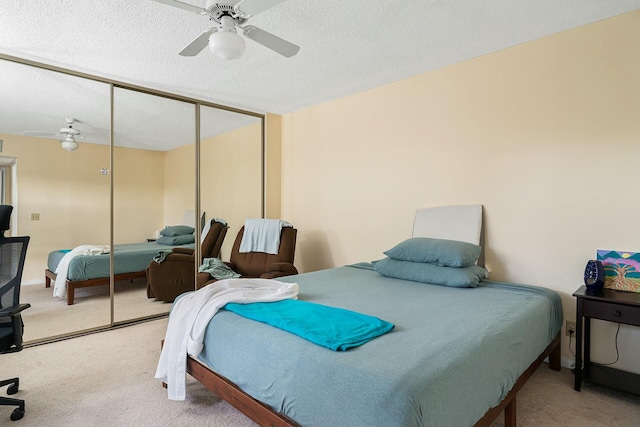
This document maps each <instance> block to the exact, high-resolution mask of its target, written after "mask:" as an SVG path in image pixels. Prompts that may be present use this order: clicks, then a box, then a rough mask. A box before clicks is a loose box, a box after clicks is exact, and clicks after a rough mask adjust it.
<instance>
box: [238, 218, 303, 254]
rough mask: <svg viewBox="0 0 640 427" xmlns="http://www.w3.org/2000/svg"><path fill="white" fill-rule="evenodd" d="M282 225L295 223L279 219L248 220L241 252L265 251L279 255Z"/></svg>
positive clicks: (245, 225)
mask: <svg viewBox="0 0 640 427" xmlns="http://www.w3.org/2000/svg"><path fill="white" fill-rule="evenodd" d="M282 227H293V225H291V224H289V223H288V222H286V221H282V220H279V219H263V218H259V219H248V220H246V221H245V222H244V233H243V234H242V241H241V242H240V249H239V252H241V253H243V252H265V253H268V254H273V255H277V254H278V249H280V234H281V233H282Z"/></svg>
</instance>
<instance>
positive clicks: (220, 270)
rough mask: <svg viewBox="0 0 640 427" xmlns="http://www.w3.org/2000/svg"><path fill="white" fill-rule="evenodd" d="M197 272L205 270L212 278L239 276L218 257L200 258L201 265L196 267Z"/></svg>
mask: <svg viewBox="0 0 640 427" xmlns="http://www.w3.org/2000/svg"><path fill="white" fill-rule="evenodd" d="M198 271H199V272H201V273H202V272H207V273H209V274H210V275H211V277H213V278H214V279H218V280H221V279H231V278H235V277H240V274H238V273H236V272H235V271H233V270H232V269H231V268H229V266H228V265H227V264H225V263H224V262H222V260H220V259H219V258H205V259H203V260H202V265H201V266H200V267H198Z"/></svg>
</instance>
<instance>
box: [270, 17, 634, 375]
mask: <svg viewBox="0 0 640 427" xmlns="http://www.w3.org/2000/svg"><path fill="white" fill-rule="evenodd" d="M638 40H640V12H634V13H630V14H626V15H622V16H619V17H616V18H613V19H610V20H607V21H603V22H599V23H595V24H592V25H589V26H585V27H582V28H578V29H575V30H571V31H567V32H563V33H560V34H556V35H553V36H550V37H546V38H543V39H540V40H536V41H533V42H530V43H527V44H523V45H520V46H516V47H513V48H510V49H506V50H503V51H500V52H497V53H493V54H490V55H486V56H482V57H479V58H476V59H473V60H469V61H466V62H463V63H460V64H456V65H453V66H449V67H446V68H443V69H440V70H436V71H433V72H429V73H426V74H423V75H419V76H416V77H413V78H409V79H406V80H402V81H398V82H395V83H392V84H389V85H386V86H383V87H379V88H376V89H374V90H370V91H366V92H363V93H360V94H357V95H353V96H349V97H345V98H342V99H339V100H336V101H332V102H328V103H325V104H322V105H318V106H315V107H312V108H308V109H305V110H302V111H298V112H295V113H292V114H288V115H286V116H284V117H283V120H282V135H283V142H282V153H283V154H282V156H283V157H282V200H283V203H282V217H283V218H284V219H286V220H289V221H291V222H292V223H294V224H295V226H296V227H297V228H298V229H299V234H298V247H297V253H296V264H297V266H298V267H299V269H300V270H302V271H311V270H317V269H321V268H327V267H333V266H339V265H343V264H347V263H352V262H358V261H369V260H374V259H379V258H382V257H383V254H382V252H383V251H384V250H386V249H388V248H389V247H391V246H392V245H394V244H395V243H398V242H399V241H401V240H403V239H405V238H407V237H409V236H410V234H411V229H412V221H413V216H414V211H415V209H416V208H422V207H429V206H438V205H447V204H468V203H480V204H483V205H484V207H485V214H486V233H487V239H486V244H487V264H488V265H489V266H490V268H491V270H492V277H493V279H494V280H504V281H513V282H518V283H526V284H532V285H539V286H545V287H549V288H552V289H555V290H556V291H558V292H559V293H560V294H561V296H562V299H563V303H564V311H565V318H567V319H573V318H575V300H574V298H573V297H572V296H571V294H572V293H573V292H574V291H575V290H576V289H577V288H578V287H579V286H580V285H581V284H582V274H583V271H584V266H585V263H586V261H587V260H588V259H590V258H594V257H595V254H596V250H597V249H620V250H631V251H640V240H638V236H640V221H638V218H640V200H638V198H637V197H636V195H637V193H638V192H637V190H636V186H637V183H638V182H640V167H638V162H639V161H640V142H639V141H638V140H639V138H640V120H639V119H638V118H639V117H640V79H639V78H638V76H640V56H638V55H637V41H638ZM614 202H615V203H619V205H616V206H614V205H613V203H614ZM593 330H594V337H595V341H594V342H595V348H594V350H593V357H594V359H595V360H597V361H601V362H607V361H612V360H613V359H614V358H615V350H614V335H615V326H613V325H611V324H607V323H604V322H597V321H596V322H594V326H593ZM564 339H565V337H564V335H563V341H564ZM619 344H620V350H621V355H620V362H619V363H618V366H620V367H622V368H624V369H630V370H633V371H635V372H640V362H639V361H638V360H637V358H635V357H634V355H637V354H638V351H639V350H640V334H639V333H638V331H637V330H633V329H632V328H628V327H625V326H623V327H622V329H621V331H620V336H619ZM573 345H574V346H575V343H574V344H573ZM562 351H563V356H564V357H565V364H566V363H567V361H568V360H569V358H571V357H572V356H571V355H570V353H569V351H568V344H567V342H563V345H562Z"/></svg>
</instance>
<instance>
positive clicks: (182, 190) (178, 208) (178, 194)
mask: <svg viewBox="0 0 640 427" xmlns="http://www.w3.org/2000/svg"><path fill="white" fill-rule="evenodd" d="M195 156H196V145H195V144H190V145H186V146H184V147H180V148H177V149H175V150H170V151H167V152H165V153H164V219H163V222H162V223H161V224H160V225H159V227H160V228H158V230H159V229H161V228H163V227H164V226H165V225H176V224H181V222H182V218H183V216H184V214H185V212H186V211H187V210H189V209H195V207H196V157H195Z"/></svg>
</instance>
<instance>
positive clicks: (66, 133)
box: [22, 117, 83, 151]
mask: <svg viewBox="0 0 640 427" xmlns="http://www.w3.org/2000/svg"><path fill="white" fill-rule="evenodd" d="M65 120H66V121H67V127H66V128H60V131H58V132H34V131H24V132H22V133H23V134H24V135H31V136H40V137H43V138H55V139H60V140H61V141H60V145H61V146H62V148H64V149H65V150H67V151H75V150H77V149H78V148H79V147H80V145H78V143H77V142H76V138H80V139H82V138H83V136H82V135H80V131H79V130H77V129H74V128H73V124H74V123H79V121H78V120H76V119H73V118H70V117H65Z"/></svg>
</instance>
